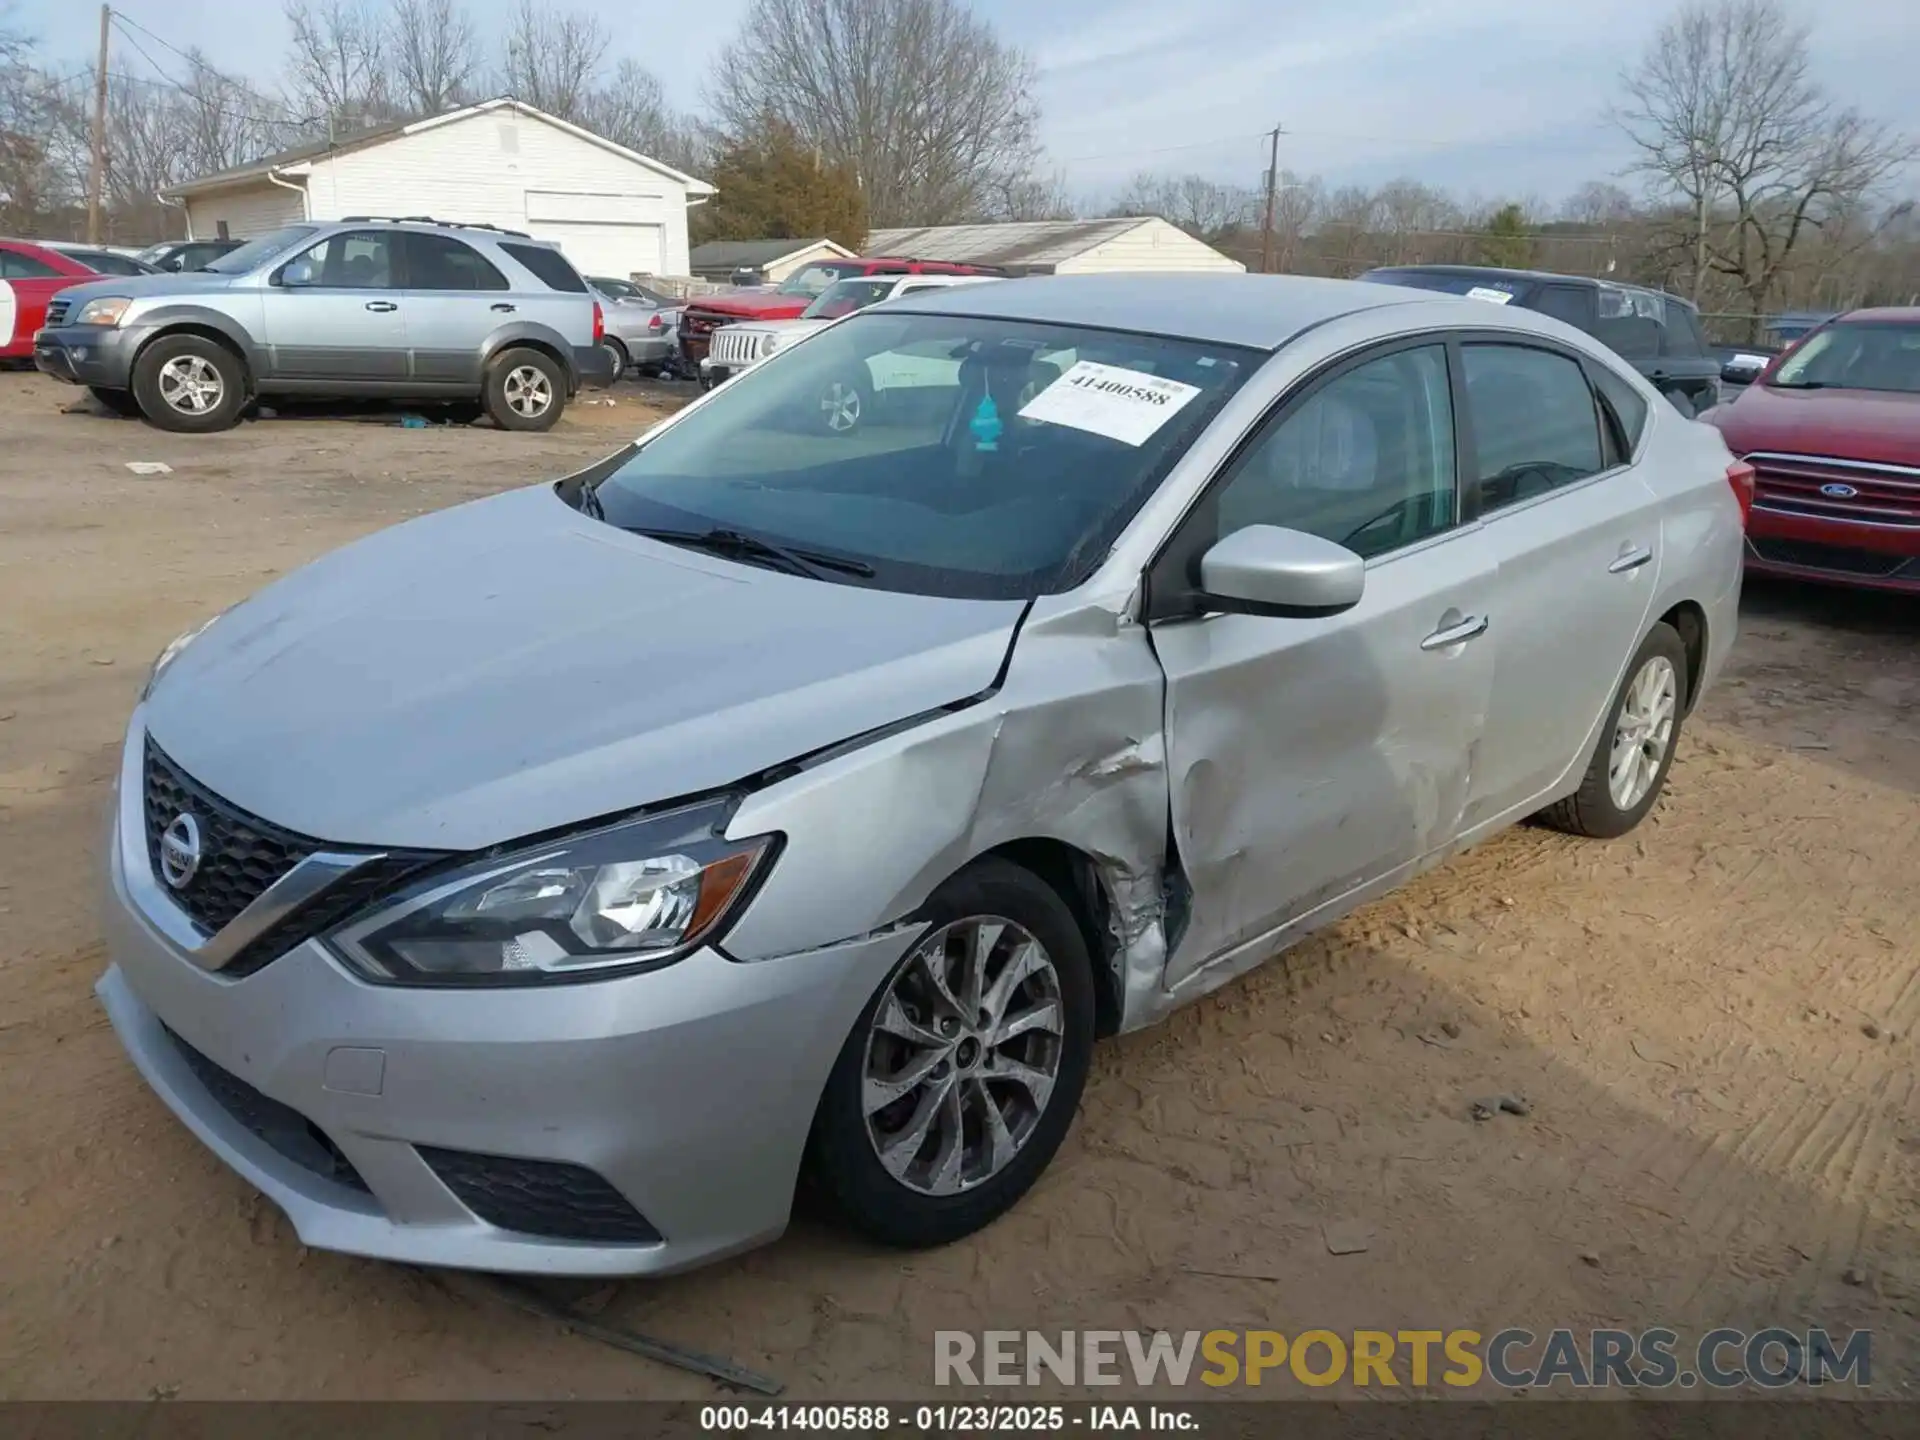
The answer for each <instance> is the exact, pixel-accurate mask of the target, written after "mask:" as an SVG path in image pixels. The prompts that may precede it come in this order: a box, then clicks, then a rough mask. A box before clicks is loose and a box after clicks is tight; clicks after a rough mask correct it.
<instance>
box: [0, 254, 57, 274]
mask: <svg viewBox="0 0 1920 1440" xmlns="http://www.w3.org/2000/svg"><path fill="white" fill-rule="evenodd" d="M59 273H60V272H59V271H58V270H56V269H54V268H53V266H51V265H49V264H47V262H46V261H44V260H41V259H38V258H36V257H35V256H32V255H22V254H21V253H20V252H19V251H17V250H0V279H6V280H45V279H47V278H49V277H50V276H55V275H58V274H59Z"/></svg>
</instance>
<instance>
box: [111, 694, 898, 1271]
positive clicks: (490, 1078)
mask: <svg viewBox="0 0 1920 1440" xmlns="http://www.w3.org/2000/svg"><path fill="white" fill-rule="evenodd" d="M142 742H143V731H142V729H141V726H140V717H139V716H137V715H136V717H135V725H134V729H133V731H132V732H131V735H130V738H129V744H128V747H127V752H126V753H127V756H128V757H129V758H127V759H123V762H122V771H121V777H120V787H119V793H118V797H117V799H116V805H115V821H114V829H113V836H112V839H111V840H110V842H109V855H110V863H109V865H108V867H107V870H108V883H107V891H106V895H105V905H104V921H105V933H106V937H107V947H108V953H109V958H110V960H111V962H112V964H111V966H110V968H109V969H108V970H107V972H106V974H105V975H104V976H103V977H102V979H101V980H100V982H99V985H98V987H97V993H98V995H99V997H100V1000H101V1003H102V1004H103V1005H104V1006H105V1008H106V1011H107V1014H108V1017H109V1018H110V1019H111V1021H112V1022H113V1027H114V1029H115V1031H116V1032H117V1033H118V1035H119V1036H120V1040H121V1043H122V1044H123V1045H124V1046H125V1047H126V1050H127V1053H128V1055H129V1056H130V1057H131V1058H132V1060H133V1062H134V1064H135V1066H136V1067H137V1068H138V1069H139V1071H140V1073H141V1074H142V1075H143V1076H144V1077H145V1079H146V1081H147V1083H148V1084H149V1085H150V1086H152V1088H153V1089H154V1091H155V1092H156V1093H157V1094H158V1095H159V1096H160V1098H161V1099H162V1100H164V1101H165V1102H166V1104H167V1105H168V1107H169V1108H170V1109H172V1111H173V1112H174V1113H175V1114H176V1115H177V1116H179V1118H180V1119H181V1121H182V1122H184V1123H185V1124H186V1126H187V1127H188V1128H189V1129H190V1130H192V1131H193V1132H194V1134H196V1135H197V1136H199V1138H200V1139H201V1141H202V1142H204V1143H205V1144H206V1145H207V1146H208V1147H209V1148H210V1149H212V1150H213V1151H214V1153H215V1154H216V1155H218V1156H219V1157H220V1159H221V1160H223V1161H225V1162H226V1164H227V1165H228V1166H230V1167H231V1168H232V1169H234V1170H235V1171H237V1172H238V1173H239V1174H240V1175H241V1176H242V1177H244V1178H245V1179H246V1180H247V1181H249V1182H250V1183H251V1184H253V1185H254V1186H256V1187H257V1188H258V1189H260V1190H261V1191H262V1192H264V1193H265V1194H266V1196H267V1198H268V1199H270V1200H272V1201H273V1202H274V1204H276V1205H277V1206H279V1207H280V1209H281V1210H283V1211H284V1212H285V1213H286V1215H287V1217H288V1219H289V1220H290V1221H291V1222H292V1223H293V1227H294V1229H295V1230H296V1231H297V1232H298V1233H299V1236H300V1238H301V1239H302V1240H303V1241H304V1242H305V1243H307V1244H309V1245H313V1246H316V1247H318V1248H321V1249H328V1250H340V1251H346V1252H349V1253H352V1254H357V1255H367V1256H373V1257H377V1258H381V1259H389V1260H400V1261H405V1262H408V1263H413V1264H422V1265H448V1266H456V1267H461V1268H467V1269H480V1270H492V1271H506V1272H521V1273H542V1274H572V1275H628V1274H660V1273H666V1272H670V1271H675V1270H681V1269H685V1268H688V1267H690V1266H694V1265H699V1264H703V1263H705V1262H707V1261H711V1260H714V1259H717V1258H719V1257H721V1256H724V1255H727V1254H731V1253H733V1252H736V1251H739V1250H743V1249H747V1248H749V1247H751V1246H753V1245H756V1244H759V1243H762V1242H764V1241H767V1240H770V1239H772V1238H774V1237H775V1236H777V1235H778V1234H779V1233H780V1232H781V1231H782V1230H783V1229H784V1228H785V1226H786V1223H787V1218H788V1213H789V1210H790V1207H791V1203H792V1197H793V1190H794V1184H795V1180H796V1178H797V1176H798V1172H799V1165H800V1159H801V1154H802V1150H803V1148H804V1145H805V1141H806V1136H807V1131H808V1128H809V1127H810V1125H811V1123H812V1120H813V1111H814V1106H815V1104H816V1102H817V1100H818V1097H819V1094H820V1091H821V1089H822V1087H823V1086H824V1084H825V1082H826V1076H827V1072H828V1071H829V1069H831V1067H832V1065H833V1062H834V1059H835V1057H836V1055H837V1053H838V1051H839V1048H840V1045H841V1043H842V1041H843V1040H844V1038H845V1037H846V1035H847V1033H848V1031H849V1030H850V1029H851V1028H852V1025H853V1022H854V1020H855V1019H856V1018H857V1017H858V1015H859V1012H860V1010H861V1008H862V1007H863V1006H864V1005H865V1004H866V1001H867V999H868V997H869V996H871V994H872V993H873V991H874V989H875V988H876V987H877V986H878V985H879V983H880V981H881V980H882V979H883V978H884V977H885V975H886V973H887V972H888V970H889V969H891V967H892V966H893V964H894V962H895V961H896V960H897V959H898V958H899V956H900V955H901V954H902V953H904V951H905V949H906V947H907V944H908V943H909V941H910V938H911V937H910V935H909V934H907V933H905V932H901V931H894V932H888V933H886V934H884V935H881V936H871V937H867V938H864V939H860V940H855V941H850V942H847V943H845V944H841V945H834V946H829V947H826V948H823V949H818V950H812V951H808V952H805V953H803V954H798V955H793V956H789V957H785V958H780V959H774V960H767V961H760V962H755V963H751V964H747V963H740V962H737V961H734V960H731V959H729V958H728V957H726V956H725V955H724V954H722V953H720V952H718V951H716V950H712V949H705V950H701V951H699V952H697V953H696V954H694V955H692V956H690V957H688V958H687V959H686V960H683V961H681V962H680V963H679V964H677V965H673V966H670V967H668V968H667V969H664V970H660V971H656V972H654V973H652V974H647V975H636V976H628V977H625V978H620V979H613V980H606V981H599V982H589V983H581V984H572V985H558V986H541V987H534V988H525V989H500V990H485V991H473V992H465V991H450V990H415V989H406V988H402V987H395V986H376V985H369V984H367V983H365V982H363V981H361V980H359V979H357V978H356V977H354V976H353V975H352V974H350V973H349V972H348V971H347V970H346V969H345V968H344V967H342V966H341V965H340V964H339V963H338V962H337V961H336V960H334V958H333V957H332V955H331V954H330V953H329V952H328V951H327V950H326V949H325V947H324V946H322V945H321V944H320V943H319V942H318V941H308V942H307V943H305V944H302V945H300V946H298V947H297V948H295V949H293V950H291V951H289V952H288V953H287V954H285V955H283V956H281V957H280V958H278V959H276V960H274V961H272V962H271V963H269V964H268V965H266V966H264V967H262V968H261V969H259V970H257V971H255V972H254V973H253V974H251V975H249V976H247V977H246V978H244V979H238V980H235V979H229V978H226V977H224V976H222V975H221V974H220V973H219V972H217V971H209V970H206V969H203V968H201V966H199V965H198V964H196V963H194V961H193V960H192V959H191V958H190V956H189V953H188V951H187V949H186V948H184V947H183V946H182V945H181V944H180V943H179V939H178V937H179V935H180V934H181V930H180V921H181V920H182V919H183V918H184V917H183V916H181V915H180V914H179V912H177V911H175V912H174V913H173V914H170V915H160V916H154V915H151V914H149V912H148V910H147V909H146V908H143V907H153V906H166V907H167V908H168V909H172V907H171V905H170V902H168V901H166V900H164V899H156V898H155V896H154V891H155V889H156V887H155V886H154V885H153V884H152V883H151V881H150V879H149V875H150V870H149V868H148V860H147V856H146V848H145V846H146V840H145V833H144V820H143V817H142V815H141V802H140V799H139V797H140V795H141V782H140V772H139V756H140V755H141V753H142V749H143V745H142ZM130 797H131V798H130ZM130 874H131V880H132V883H131V884H130V883H129V882H130ZM136 894H137V895H138V896H139V897H140V898H138V899H136V898H135V897H136ZM169 1032H171V1033H169ZM175 1037H178V1039H177V1040H176V1038H175ZM181 1042H184V1045H185V1046H186V1047H191V1052H197V1054H192V1053H190V1052H189V1051H188V1050H186V1049H183V1047H182V1043H181ZM196 1060H197V1061H199V1062H200V1063H199V1064H198V1066H196V1063H195V1062H196ZM206 1062H211V1064H212V1065H213V1066H215V1067H218V1070H219V1071H224V1072H226V1074H225V1076H222V1077H219V1081H218V1083H210V1082H209V1081H208V1080H207V1079H206V1076H207V1075H208V1074H209V1073H210V1072H209V1071H208V1069H207V1063H206ZM228 1081H237V1082H238V1092H237V1093H239V1094H241V1095H242V1096H245V1095H247V1094H249V1093H253V1094H257V1096H260V1097H265V1099H266V1100H267V1101H269V1102H272V1105H271V1107H269V1108H272V1109H274V1110H276V1111H278V1110H279V1107H286V1110H287V1111H290V1112H293V1113H292V1115H291V1119H292V1121H293V1122H294V1124H295V1125H296V1127H297V1126H298V1125H299V1124H300V1123H302V1122H304V1123H305V1124H306V1125H307V1126H308V1127H309V1128H310V1130H311V1131H312V1132H314V1133H313V1134H312V1136H311V1139H312V1141H313V1146H312V1149H313V1152H314V1154H315V1155H316V1156H319V1157H322V1158H323V1159H325V1158H326V1157H331V1159H332V1161H333V1162H335V1163H332V1164H328V1163H319V1164H314V1163H302V1162H301V1161H300V1160H299V1159H297V1158H290V1157H289V1153H288V1152H289V1151H290V1150H293V1149H294V1147H291V1146H288V1145H286V1144H278V1145H276V1144H274V1143H271V1139H272V1137H270V1136H268V1135H267V1134H266V1133H265V1127H263V1126H262V1125H261V1124H260V1123H259V1120H258V1115H257V1113H254V1112H256V1111H257V1110H258V1109H259V1107H258V1106H252V1107H250V1106H249V1105H248V1104H246V1103H241V1104H236V1103H235V1101H234V1098H233V1096H234V1093H236V1092H235V1087H234V1086H233V1085H231V1084H228V1083H226V1082H228ZM282 1138H284V1137H282ZM423 1148H424V1149H425V1150H426V1152H427V1153H426V1154H424V1155H423V1153H422V1151H423ZM441 1151H455V1152H462V1153H463V1154H464V1155H465V1156H467V1157H469V1158H472V1159H479V1160H484V1159H486V1158H487V1157H507V1159H509V1160H511V1161H532V1162H550V1163H552V1164H554V1165H558V1166H563V1167H581V1169H583V1170H584V1171H586V1172H591V1175H592V1176H597V1177H600V1178H601V1179H602V1180H604V1181H605V1182H606V1184H607V1185H610V1186H611V1187H612V1188H613V1190H614V1191H617V1192H618V1195H619V1196H620V1197H622V1198H623V1199H624V1200H625V1202H626V1203H627V1204H628V1205H630V1206H631V1207H632V1208H633V1209H634V1210H636V1211H638V1213H639V1215H640V1216H642V1217H644V1219H645V1221H646V1222H647V1223H648V1224H650V1225H651V1226H652V1227H653V1229H654V1230H655V1231H657V1232H658V1235H659V1237H660V1238H659V1239H658V1241H657V1242H653V1243H630V1242H625V1241H622V1242H613V1243H608V1242H604V1241H596V1240H591V1239H575V1238H566V1237H556V1236H554V1235H552V1234H528V1233H520V1232H517V1231H515V1230H512V1229H506V1228H502V1227H501V1226H500V1225H497V1224H493V1223H489V1222H488V1221H487V1220H485V1219H483V1218H481V1215H480V1214H478V1213H476V1210H475V1208H473V1207H471V1206H470V1205H469V1204H468V1203H467V1202H465V1201H463V1200H462V1199H461V1198H460V1196H459V1195H457V1194H456V1193H455V1190H454V1188H451V1187H450V1185H449V1183H448V1181H447V1180H446V1179H443V1175H444V1174H446V1173H447V1172H446V1166H445V1164H444V1163H443V1162H436V1161H435V1159H434V1158H433V1157H434V1155H435V1152H441ZM436 1163H438V1165H439V1168H436ZM344 1167H350V1169H345V1168H344ZM330 1171H331V1172H333V1173H329V1172H330ZM341 1174H346V1175H348V1176H350V1177H352V1178H357V1180H358V1181H359V1182H361V1183H362V1184H363V1185H364V1188H360V1186H357V1185H354V1184H350V1183H344V1182H343V1181H342V1179H341V1178H340V1176H341ZM479 1208H482V1209H484V1208H485V1207H484V1206H481V1207H479Z"/></svg>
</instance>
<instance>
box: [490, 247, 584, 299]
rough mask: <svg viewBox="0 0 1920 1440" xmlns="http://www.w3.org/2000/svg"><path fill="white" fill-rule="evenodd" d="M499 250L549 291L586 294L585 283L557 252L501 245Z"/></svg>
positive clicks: (546, 249) (565, 258)
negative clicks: (518, 263)
mask: <svg viewBox="0 0 1920 1440" xmlns="http://www.w3.org/2000/svg"><path fill="white" fill-rule="evenodd" d="M500 248H501V249H502V250H504V251H506V252H507V254H509V255H511V256H512V257H513V258H514V259H516V260H518V261H519V262H520V263H521V264H522V265H524V266H526V267H527V269H529V270H531V271H532V272H533V274H534V277H535V278H536V279H538V280H539V281H540V283H541V284H542V285H545V286H546V287H547V288H548V289H549V290H565V291H567V292H569V293H570V294H574V295H584V294H586V293H587V282H586V281H584V280H582V279H581V278H580V275H579V272H577V271H576V270H575V269H574V268H573V266H571V265H569V264H568V263H567V257H566V256H564V255H562V254H561V253H560V252H559V251H558V250H549V249H548V248H547V247H546V246H544V245H506V244H503V245H501V247H500Z"/></svg>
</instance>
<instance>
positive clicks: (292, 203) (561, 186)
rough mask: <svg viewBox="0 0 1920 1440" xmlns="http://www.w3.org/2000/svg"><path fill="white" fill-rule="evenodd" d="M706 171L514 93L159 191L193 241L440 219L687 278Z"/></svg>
mask: <svg viewBox="0 0 1920 1440" xmlns="http://www.w3.org/2000/svg"><path fill="white" fill-rule="evenodd" d="M713 193H714V190H713V187H712V186H711V185H709V184H707V183H706V182H705V181H704V180H696V179H694V178H693V177H692V176H691V175H683V174H681V173H680V172H679V171H678V170H675V169H674V168H673V167H672V166H670V165H664V164H662V163H661V162H660V161H658V160H651V159H649V158H648V157H646V156H645V155H641V154H638V153H636V152H635V151H632V150H629V149H627V148H626V147H625V146H624V145H616V144H614V142H613V141H611V140H608V139H605V138H603V137H601V136H599V135H595V134H594V133H592V132H591V131H589V130H583V129H581V128H580V127H579V126H578V125H570V124H568V123H567V122H566V121H564V120H560V119H556V118H555V117H554V116H552V115H548V114H547V113H545V112H544V111H541V110H536V109H534V108H533V106H531V105H526V104H523V103H521V102H520V101H518V100H512V99H500V100H488V101H485V102H483V103H481V104H478V105H469V106H467V107H466V108H464V109H461V110H450V111H448V112H447V113H446V114H444V115H435V116H432V117H431V118H429V119H426V120H413V121H404V122H401V123H398V124H393V125H386V126H381V127H380V128H378V129H375V130H368V131H364V132H361V133H359V134H355V135H352V136H345V137H342V138H340V139H337V140H331V141H317V142H315V143H313V144H311V145H303V146H301V147H299V148H298V149H294V150H287V151H283V152H282V153H280V154H278V155H269V156H267V157H266V158H265V159H263V160H259V161H256V162H254V163H253V164H251V165H242V166H239V167H237V168H236V169H232V170H222V171H220V172H219V173H218V174H215V175H206V176H202V177H201V178H200V179H198V180H189V181H187V182H186V183H185V184H182V185H177V186H175V187H173V188H172V189H170V190H166V191H163V192H162V195H161V198H162V199H164V200H168V201H172V202H174V203H177V204H181V205H183V206H184V207H185V209H186V212H187V234H188V236H189V237H190V238H193V239H200V240H205V239H212V238H214V237H216V236H230V237H234V238H239V237H244V236H249V235H258V234H261V233H262V232H264V231H267V230H273V229H276V228H278V227H279V226H282V225H290V224H295V223H297V222H299V221H301V220H344V219H346V218H348V217H349V216H353V215H382V216H403V215H431V216H432V217H433V218H434V219H436V220H453V221H465V222H467V223H469V224H472V223H479V224H485V225H495V226H498V227H500V228H501V229H505V230H523V231H525V232H526V233H528V234H529V235H534V236H537V237H539V238H540V239H544V240H552V241H555V242H557V243H558V244H559V246H560V248H561V249H562V250H564V251H565V252H566V254H567V258H568V259H570V260H572V261H573V263H574V265H575V267H576V268H578V269H579V270H580V271H582V272H583V273H585V274H588V275H615V276H622V277H626V276H633V275H672V276H684V275H686V274H688V273H689V268H690V267H689V263H688V256H687V208H688V207H689V206H690V205H698V204H700V203H702V202H703V201H705V200H706V199H707V198H708V197H709V196H711V195H712V194H713Z"/></svg>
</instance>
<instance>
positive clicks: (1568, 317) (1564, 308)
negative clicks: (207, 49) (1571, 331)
mask: <svg viewBox="0 0 1920 1440" xmlns="http://www.w3.org/2000/svg"><path fill="white" fill-rule="evenodd" d="M1527 308H1528V309H1529V310H1538V311H1539V312H1540V313H1541V314H1542V315H1551V316H1552V317H1553V318H1554V319H1556V320H1564V321H1566V323H1567V324H1569V325H1572V326H1574V327H1575V328H1577V329H1580V330H1587V331H1591V330H1592V329H1593V322H1594V318H1595V316H1594V306H1593V292H1592V291H1591V290H1587V289H1583V288H1582V287H1580V286H1578V285H1543V286H1541V287H1540V289H1539V291H1538V292H1536V293H1535V295H1534V297H1533V298H1532V299H1531V300H1529V301H1528V302H1527Z"/></svg>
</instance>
